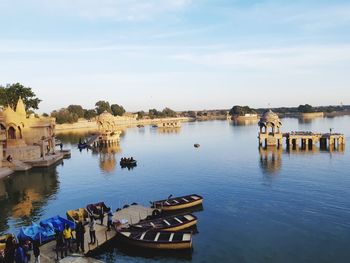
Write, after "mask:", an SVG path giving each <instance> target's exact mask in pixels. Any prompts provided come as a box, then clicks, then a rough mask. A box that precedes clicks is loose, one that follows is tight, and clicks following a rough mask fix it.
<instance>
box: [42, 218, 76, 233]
mask: <svg viewBox="0 0 350 263" xmlns="http://www.w3.org/2000/svg"><path fill="white" fill-rule="evenodd" d="M66 225H68V226H69V227H70V229H72V230H74V229H75V223H74V222H73V221H70V220H67V219H65V218H63V217H60V216H54V217H51V218H48V219H45V220H42V221H40V226H42V227H43V228H50V227H53V229H54V230H55V231H63V230H64V228H65V226H66Z"/></svg>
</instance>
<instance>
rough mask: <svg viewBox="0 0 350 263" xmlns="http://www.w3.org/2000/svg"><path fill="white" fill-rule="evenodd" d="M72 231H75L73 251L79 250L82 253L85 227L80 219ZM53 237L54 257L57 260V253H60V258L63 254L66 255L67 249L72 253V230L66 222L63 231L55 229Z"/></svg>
mask: <svg viewBox="0 0 350 263" xmlns="http://www.w3.org/2000/svg"><path fill="white" fill-rule="evenodd" d="M74 232H75V243H76V250H75V252H76V253H78V252H79V251H80V250H81V252H82V253H84V234H85V227H84V225H83V223H82V221H79V222H78V223H77V224H76V226H75V230H74ZM55 239H56V259H57V260H58V256H59V253H60V254H61V258H63V257H64V256H67V254H68V251H69V252H70V253H73V245H72V243H73V230H72V229H71V228H70V227H69V225H67V224H66V225H65V227H64V230H63V231H57V230H56V233H55ZM63 254H64V256H63Z"/></svg>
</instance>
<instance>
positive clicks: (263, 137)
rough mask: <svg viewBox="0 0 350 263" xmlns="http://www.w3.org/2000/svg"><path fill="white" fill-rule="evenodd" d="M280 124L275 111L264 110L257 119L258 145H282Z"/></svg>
mask: <svg viewBox="0 0 350 263" xmlns="http://www.w3.org/2000/svg"><path fill="white" fill-rule="evenodd" d="M281 126H282V122H281V120H280V118H279V117H278V115H277V114H276V113H274V112H273V111H272V110H269V111H267V112H265V113H264V115H263V116H262V117H261V119H260V121H259V127H260V132H259V145H260V146H271V145H278V146H280V145H282V137H283V136H282V133H281V130H280V128H281ZM264 144H265V145H264Z"/></svg>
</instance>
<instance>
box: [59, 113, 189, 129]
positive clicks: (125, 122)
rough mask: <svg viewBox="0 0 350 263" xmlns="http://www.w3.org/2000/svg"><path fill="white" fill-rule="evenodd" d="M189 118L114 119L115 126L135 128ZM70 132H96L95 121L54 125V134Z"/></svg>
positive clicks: (118, 117)
mask: <svg viewBox="0 0 350 263" xmlns="http://www.w3.org/2000/svg"><path fill="white" fill-rule="evenodd" d="M191 120H192V119H191V118H187V117H181V118H163V119H142V120H137V119H136V118H133V117H120V116H116V117H115V120H114V122H115V124H116V125H117V126H119V127H121V128H123V127H129V126H136V125H151V124H157V123H162V122H167V121H179V122H187V121H191ZM72 130H84V131H97V130H98V126H97V123H96V121H88V120H80V121H78V122H76V123H72V124H69V123H65V124H57V125H56V132H57V133H60V132H67V131H72Z"/></svg>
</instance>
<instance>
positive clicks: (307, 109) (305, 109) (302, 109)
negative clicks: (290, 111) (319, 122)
mask: <svg viewBox="0 0 350 263" xmlns="http://www.w3.org/2000/svg"><path fill="white" fill-rule="evenodd" d="M298 111H299V112H301V113H311V112H315V109H314V107H312V106H311V105H309V104H305V105H299V107H298Z"/></svg>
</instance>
